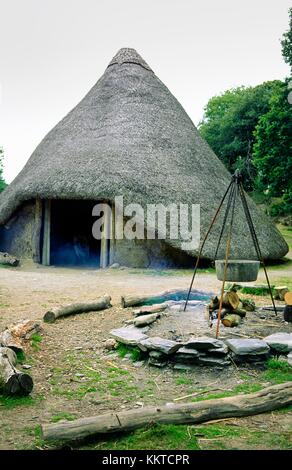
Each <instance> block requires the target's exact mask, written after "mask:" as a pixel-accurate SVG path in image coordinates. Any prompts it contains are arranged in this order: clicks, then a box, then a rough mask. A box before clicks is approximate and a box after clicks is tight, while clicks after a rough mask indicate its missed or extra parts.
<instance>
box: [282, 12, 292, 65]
mask: <svg viewBox="0 0 292 470" xmlns="http://www.w3.org/2000/svg"><path fill="white" fill-rule="evenodd" d="M281 46H282V56H283V58H284V60H285V62H286V63H287V64H289V65H290V67H291V71H292V8H290V10H289V29H288V31H286V33H284V34H283V38H282V41H281Z"/></svg>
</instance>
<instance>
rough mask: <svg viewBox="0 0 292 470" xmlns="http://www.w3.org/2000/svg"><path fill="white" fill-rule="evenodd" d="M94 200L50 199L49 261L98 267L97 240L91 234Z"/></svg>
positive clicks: (58, 263)
mask: <svg viewBox="0 0 292 470" xmlns="http://www.w3.org/2000/svg"><path fill="white" fill-rule="evenodd" d="M95 204H96V201H74V200H73V201H67V200H52V201H51V227H50V233H51V236H50V264H53V265H56V266H87V267H90V266H91V267H99V266H100V248H101V242H100V240H95V239H94V238H93V236H92V225H93V222H94V218H93V217H92V208H93V206H94V205H95Z"/></svg>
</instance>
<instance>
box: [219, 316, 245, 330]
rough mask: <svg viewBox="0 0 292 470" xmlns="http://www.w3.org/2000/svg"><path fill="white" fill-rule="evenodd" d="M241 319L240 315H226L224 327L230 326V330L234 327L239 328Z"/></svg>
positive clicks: (223, 320) (223, 321)
mask: <svg viewBox="0 0 292 470" xmlns="http://www.w3.org/2000/svg"><path fill="white" fill-rule="evenodd" d="M240 320H241V317H240V316H239V315H235V314H231V315H226V316H225V317H224V318H223V319H222V323H223V325H224V326H228V327H230V328H233V327H234V326H238V325H239V323H240Z"/></svg>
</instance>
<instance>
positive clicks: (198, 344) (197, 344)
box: [185, 336, 225, 351]
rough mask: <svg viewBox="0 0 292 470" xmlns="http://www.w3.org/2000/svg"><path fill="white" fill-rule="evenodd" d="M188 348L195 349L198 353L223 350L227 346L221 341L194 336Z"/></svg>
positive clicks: (189, 341) (187, 345) (186, 345)
mask: <svg viewBox="0 0 292 470" xmlns="http://www.w3.org/2000/svg"><path fill="white" fill-rule="evenodd" d="M185 347H186V348H193V349H196V350H197V351H206V350H208V349H222V348H224V347H225V344H224V343H223V341H221V340H220V339H215V338H210V337H209V336H199V337H195V336H192V337H191V338H190V339H189V340H188V341H187V342H186V343H185Z"/></svg>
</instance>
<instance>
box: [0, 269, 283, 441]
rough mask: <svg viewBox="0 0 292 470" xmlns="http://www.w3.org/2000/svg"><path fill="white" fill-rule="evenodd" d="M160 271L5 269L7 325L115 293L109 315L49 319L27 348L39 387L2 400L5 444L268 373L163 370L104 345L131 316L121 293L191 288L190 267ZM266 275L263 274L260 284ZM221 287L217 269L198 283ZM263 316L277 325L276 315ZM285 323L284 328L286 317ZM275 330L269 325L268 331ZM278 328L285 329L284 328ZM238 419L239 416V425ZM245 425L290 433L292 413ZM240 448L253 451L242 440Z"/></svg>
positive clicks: (2, 287) (1, 316)
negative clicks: (49, 427) (43, 426)
mask: <svg viewBox="0 0 292 470" xmlns="http://www.w3.org/2000/svg"><path fill="white" fill-rule="evenodd" d="M158 274H159V273H153V272H147V271H141V270H134V269H107V270H83V269H65V268H54V267H43V266H36V265H33V264H30V263H27V264H24V265H22V266H21V267H19V268H7V269H5V268H1V269H0V330H2V329H4V327H5V326H7V325H9V324H11V323H13V322H15V321H17V320H20V319H24V318H30V319H35V320H39V321H41V320H42V317H43V314H44V313H45V311H46V310H47V309H48V308H49V307H52V306H54V305H60V304H64V303H70V302H75V301H78V302H81V301H94V300H95V299H96V297H98V296H100V295H102V294H104V293H108V294H110V295H111V297H112V305H113V307H112V308H110V309H109V310H106V311H104V312H99V313H98V312H96V313H88V314H82V315H76V316H72V317H67V318H66V319H59V320H58V321H57V322H56V323H54V324H43V328H44V332H43V335H42V341H41V342H39V343H37V344H35V343H32V344H28V346H27V348H28V349H27V358H26V360H25V363H26V364H30V365H31V369H30V371H31V374H32V376H33V379H34V384H35V385H34V391H33V393H32V397H31V398H29V399H24V400H23V402H22V401H19V403H17V404H15V403H10V402H1V401H0V421H1V426H0V449H28V448H36V447H39V448H44V445H43V443H41V441H40V439H39V440H38V431H37V429H38V428H37V426H38V425H39V424H40V423H43V422H57V421H58V420H59V419H61V418H63V419H72V418H74V417H85V416H89V415H92V414H99V413H102V412H105V411H107V410H111V409H113V410H120V409H130V408H132V407H133V406H135V407H139V406H144V405H149V404H161V403H167V402H171V401H173V400H174V399H177V398H179V397H182V396H184V395H187V394H191V393H194V392H197V391H200V390H205V389H207V390H210V392H212V391H213V390H214V391H217V392H218V391H226V390H227V391H228V390H231V389H233V388H234V387H236V386H240V385H241V384H243V383H245V381H246V378H248V380H250V381H251V383H252V381H253V380H254V381H255V380H258V374H259V373H260V372H261V371H259V370H256V369H253V368H252V367H251V366H250V367H243V368H240V369H239V368H238V367H235V366H230V367H227V368H226V369H224V370H220V369H216V368H207V367H204V368H200V367H198V368H197V369H196V370H194V371H192V372H191V373H186V372H183V371H173V370H171V369H167V368H165V369H156V368H154V367H148V366H147V365H146V364H141V362H138V364H135V362H133V361H132V360H131V359H130V358H129V357H127V356H126V357H124V358H122V357H120V356H119V355H118V354H117V353H113V354H109V353H107V352H106V351H105V350H104V343H103V341H104V340H106V339H107V338H108V333H109V331H110V330H111V329H112V328H114V327H118V326H121V325H122V324H123V321H124V320H126V319H129V318H131V309H122V308H121V306H120V297H121V295H123V294H137V293H141V294H147V293H152V292H159V291H163V290H166V289H174V288H176V289H186V288H187V287H188V285H189V282H190V276H191V271H181V272H178V271H169V272H168V273H167V274H165V275H158ZM283 275H287V276H288V275H291V273H285V274H283ZM261 277H262V274H261V276H260V279H259V282H260V281H261V280H262V279H261ZM220 286H221V283H220V282H219V281H217V279H216V277H215V275H214V273H204V272H203V273H200V275H199V276H198V278H197V281H196V286H195V287H196V289H199V290H204V291H208V292H210V291H214V292H217V291H218V290H219V289H220ZM258 302H259V303H264V302H265V303H267V298H266V299H264V298H259V299H258ZM268 303H269V302H268ZM264 321H268V322H269V321H271V322H274V319H273V318H271V319H267V320H264ZM278 322H279V323H278V325H280V327H281V319H279V320H278ZM270 328H271V329H270ZM273 328H274V327H272V326H270V325H269V327H268V330H269V331H273ZM276 328H277V329H278V331H279V329H280V328H278V326H277V325H276ZM259 333H260V332H259ZM261 377H262V376H261ZM260 380H261V382H260V384H261V386H265V385H268V384H269V381H268V380H267V381H265V382H263V381H262V379H260ZM280 416H281V419H279V417H280ZM229 422H232V420H229ZM236 422H238V420H233V423H234V425H236ZM241 423H246V425H248V426H249V427H250V428H251V429H256V430H258V431H262V430H265V429H271V428H272V429H273V431H274V432H275V433H281V432H283V433H286V434H287V432H288V431H287V430H288V429H291V424H292V413H291V412H287V413H286V414H281V415H277V414H273V413H272V414H269V415H262V416H256V417H251V418H245V419H244V420H242V421H241ZM290 432H291V431H290ZM286 434H285V435H286ZM290 438H291V435H290ZM207 441H208V439H205V442H204V443H203V444H202V448H212V442H207ZM210 441H211V440H210ZM38 442H39V443H38ZM271 445H272V444H271ZM271 445H269V446H268V448H271ZM233 446H235V448H253V445H251V446H248V445H246V443H244V442H242V441H240V442H239V441H238V442H237V443H234V444H233ZM244 446H246V447H244Z"/></svg>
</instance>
